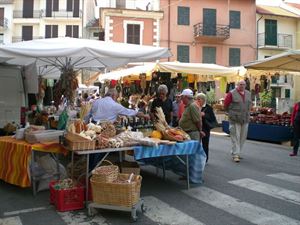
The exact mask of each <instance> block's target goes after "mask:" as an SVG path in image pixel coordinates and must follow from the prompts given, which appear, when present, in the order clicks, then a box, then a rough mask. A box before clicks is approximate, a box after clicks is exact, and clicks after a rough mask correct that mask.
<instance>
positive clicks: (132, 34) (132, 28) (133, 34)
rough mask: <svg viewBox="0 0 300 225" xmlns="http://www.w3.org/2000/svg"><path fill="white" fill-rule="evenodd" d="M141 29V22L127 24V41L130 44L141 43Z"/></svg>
mask: <svg viewBox="0 0 300 225" xmlns="http://www.w3.org/2000/svg"><path fill="white" fill-rule="evenodd" d="M140 30H141V26H140V25H139V24H127V43H128V44H137V45H139V44H141V41H140Z"/></svg>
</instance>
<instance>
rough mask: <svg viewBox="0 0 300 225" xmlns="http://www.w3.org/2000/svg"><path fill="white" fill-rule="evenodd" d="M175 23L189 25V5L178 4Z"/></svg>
mask: <svg viewBox="0 0 300 225" xmlns="http://www.w3.org/2000/svg"><path fill="white" fill-rule="evenodd" d="M177 13H178V15H177V24H178V25H187V26H189V25H190V7H183V6H178V12H177Z"/></svg>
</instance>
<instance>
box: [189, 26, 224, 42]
mask: <svg viewBox="0 0 300 225" xmlns="http://www.w3.org/2000/svg"><path fill="white" fill-rule="evenodd" d="M229 37H230V28H229V25H219V24H217V25H216V26H215V27H214V26H211V25H205V24H203V23H197V24H195V25H194V38H195V39H206V40H226V39H228V38H229Z"/></svg>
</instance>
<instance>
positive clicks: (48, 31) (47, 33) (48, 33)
mask: <svg viewBox="0 0 300 225" xmlns="http://www.w3.org/2000/svg"><path fill="white" fill-rule="evenodd" d="M45 38H51V25H46V27H45Z"/></svg>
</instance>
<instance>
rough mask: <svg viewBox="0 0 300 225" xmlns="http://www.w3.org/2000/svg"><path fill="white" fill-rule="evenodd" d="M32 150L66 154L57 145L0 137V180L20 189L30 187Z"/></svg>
mask: <svg viewBox="0 0 300 225" xmlns="http://www.w3.org/2000/svg"><path fill="white" fill-rule="evenodd" d="M32 150H35V151H42V152H52V153H63V154H67V150H66V149H64V148H63V146H61V145H60V144H58V143H53V142H52V143H43V144H41V143H39V144H29V143H27V142H26V141H23V140H16V139H14V138H12V137H10V136H5V137H0V179H2V180H4V181H5V182H7V183H10V184H14V185H17V186H20V187H30V186H31V182H30V170H29V165H30V162H31V151H32Z"/></svg>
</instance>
